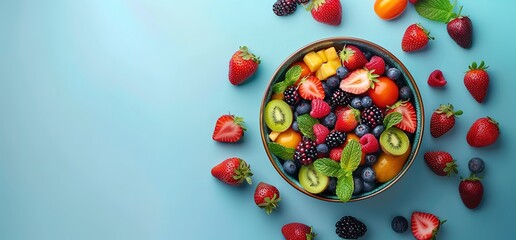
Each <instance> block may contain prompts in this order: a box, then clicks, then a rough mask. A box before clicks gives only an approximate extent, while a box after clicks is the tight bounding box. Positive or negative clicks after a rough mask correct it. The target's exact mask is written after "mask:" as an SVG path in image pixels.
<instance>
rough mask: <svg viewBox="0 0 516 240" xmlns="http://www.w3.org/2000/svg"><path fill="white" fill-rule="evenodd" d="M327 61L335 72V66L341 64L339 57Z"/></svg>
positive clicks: (337, 66)
mask: <svg viewBox="0 0 516 240" xmlns="http://www.w3.org/2000/svg"><path fill="white" fill-rule="evenodd" d="M328 63H329V64H330V65H331V66H332V67H333V68H334V69H335V72H337V68H339V67H340V66H342V63H341V61H340V58H337V59H332V60H329V61H328Z"/></svg>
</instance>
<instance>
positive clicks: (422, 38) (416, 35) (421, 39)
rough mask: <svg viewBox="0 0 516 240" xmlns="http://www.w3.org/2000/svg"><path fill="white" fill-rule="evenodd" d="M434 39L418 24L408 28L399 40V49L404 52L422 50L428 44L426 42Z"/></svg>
mask: <svg viewBox="0 0 516 240" xmlns="http://www.w3.org/2000/svg"><path fill="white" fill-rule="evenodd" d="M430 39H431V40H433V39H434V38H433V37H431V36H430V32H428V31H426V30H425V29H424V28H423V26H421V24H419V23H415V24H412V25H410V26H408V28H407V30H405V34H403V39H402V40H401V49H403V51H405V52H414V51H417V50H420V49H422V48H424V47H425V46H426V45H427V44H428V40H430Z"/></svg>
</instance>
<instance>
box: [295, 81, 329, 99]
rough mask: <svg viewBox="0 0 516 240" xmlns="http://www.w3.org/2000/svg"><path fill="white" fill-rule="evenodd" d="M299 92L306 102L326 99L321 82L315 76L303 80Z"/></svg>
mask: <svg viewBox="0 0 516 240" xmlns="http://www.w3.org/2000/svg"><path fill="white" fill-rule="evenodd" d="M298 91H299V95H301V97H302V98H304V99H306V100H314V99H324V89H323V87H322V83H321V80H319V79H318V78H317V77H315V76H309V77H307V78H306V79H303V80H301V83H300V84H299V88H298Z"/></svg>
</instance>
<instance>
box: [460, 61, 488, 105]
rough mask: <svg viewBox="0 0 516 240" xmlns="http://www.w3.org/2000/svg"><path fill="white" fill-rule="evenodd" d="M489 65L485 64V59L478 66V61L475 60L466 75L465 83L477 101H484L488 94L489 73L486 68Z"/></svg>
mask: <svg viewBox="0 0 516 240" xmlns="http://www.w3.org/2000/svg"><path fill="white" fill-rule="evenodd" d="M488 67H489V66H486V65H485V64H484V61H482V62H480V65H478V66H477V63H476V62H473V63H472V64H471V65H470V66H469V70H468V71H467V72H466V74H465V75H464V85H465V86H466V88H467V89H468V91H469V93H470V94H471V96H473V98H474V99H475V100H477V102H479V103H482V102H484V99H485V98H486V95H487V89H488V87H489V74H487V71H486V69H487V68H488Z"/></svg>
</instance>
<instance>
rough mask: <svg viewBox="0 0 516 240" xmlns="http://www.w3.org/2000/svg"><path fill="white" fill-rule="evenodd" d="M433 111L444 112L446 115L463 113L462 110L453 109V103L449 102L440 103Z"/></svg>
mask: <svg viewBox="0 0 516 240" xmlns="http://www.w3.org/2000/svg"><path fill="white" fill-rule="evenodd" d="M435 112H436V113H443V114H446V117H451V116H460V115H462V113H463V112H462V110H457V111H454V110H453V105H451V104H441V105H440V106H439V108H438V109H437V110H435Z"/></svg>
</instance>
